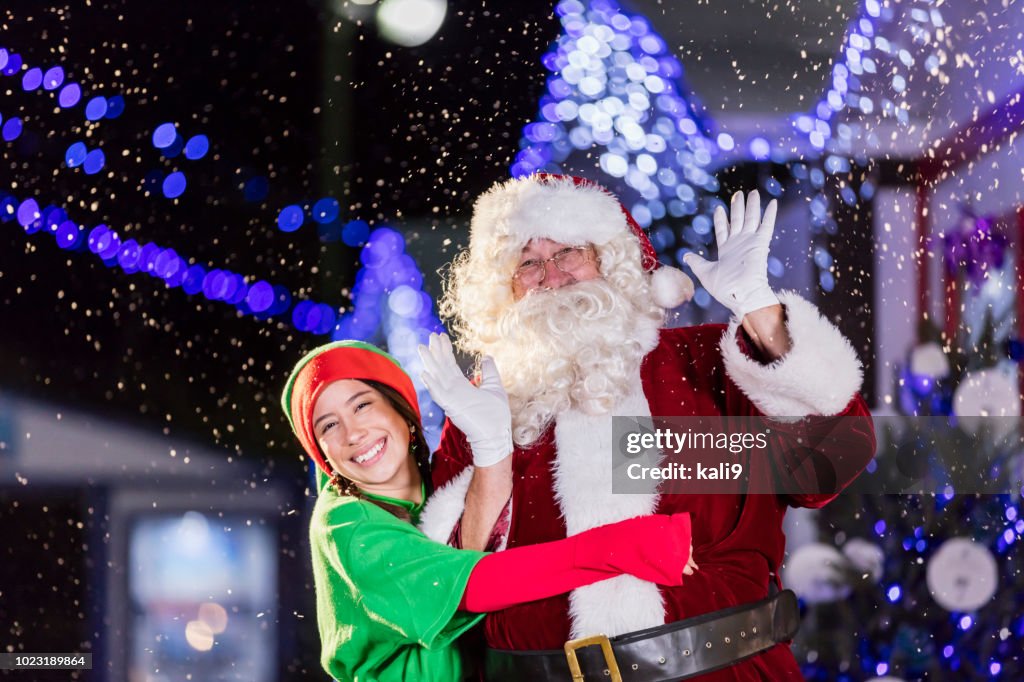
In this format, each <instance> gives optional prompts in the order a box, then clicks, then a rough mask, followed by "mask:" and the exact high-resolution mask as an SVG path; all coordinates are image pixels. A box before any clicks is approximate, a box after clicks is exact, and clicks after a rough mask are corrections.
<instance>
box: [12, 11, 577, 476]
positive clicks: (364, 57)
mask: <svg viewBox="0 0 1024 682" xmlns="http://www.w3.org/2000/svg"><path fill="white" fill-rule="evenodd" d="M462 5H464V6H466V7H467V8H471V9H465V10H462V9H460V8H459V3H451V4H450V7H449V12H448V16H447V18H446V20H445V24H444V26H443V27H442V30H441V32H440V33H439V34H438V36H437V37H435V39H434V40H433V41H431V42H430V43H428V44H427V45H425V46H423V47H421V48H414V49H409V48H401V47H396V46H393V45H390V44H388V43H385V42H383V41H382V40H381V39H379V38H378V37H377V33H376V29H375V27H374V26H373V25H372V24H364V25H363V26H362V27H359V28H356V29H348V30H346V29H345V28H344V26H342V27H339V18H338V17H337V16H336V15H333V14H331V13H330V12H329V11H328V10H326V9H325V8H324V7H322V6H321V5H319V4H314V3H309V2H305V3H302V2H296V3H276V2H274V3H271V2H252V3H245V4H242V3H210V2H194V1H187V2H175V3H149V2H126V3H115V2H100V3H97V2H90V3H86V2H70V3H65V4H62V5H59V6H48V5H45V4H43V3H36V2H15V3H13V4H6V5H5V9H4V11H3V14H0V19H2V22H3V25H2V27H0V29H2V33H0V35H2V36H3V37H2V44H3V46H5V47H7V48H9V49H11V50H14V51H16V52H19V53H20V54H21V55H22V56H23V57H24V58H25V61H26V62H27V63H29V64H31V65H39V66H42V67H44V69H45V68H46V67H48V66H51V65H54V64H60V65H62V66H63V67H64V69H65V71H66V72H67V74H68V80H78V81H79V82H81V83H82V86H83V94H84V96H83V102H85V101H87V99H88V98H89V97H90V96H91V95H92V94H94V93H95V94H103V95H107V96H111V95H114V94H122V95H124V97H125V99H126V102H127V108H126V110H125V113H124V114H123V115H122V116H121V117H120V118H118V119H116V120H109V121H101V122H100V123H99V124H98V125H96V124H87V123H86V122H85V118H84V114H83V105H82V104H80V105H78V106H77V107H75V108H73V109H70V110H56V109H55V108H54V105H53V102H54V100H53V98H52V96H51V95H50V93H44V92H42V91H37V92H33V93H26V92H24V91H23V90H22V89H21V82H20V78H21V76H20V74H19V75H18V76H17V77H4V80H3V81H0V88H2V90H0V92H2V100H0V101H2V104H0V113H2V114H3V115H4V116H5V119H6V118H10V117H11V116H12V115H19V116H21V117H22V118H23V119H24V121H25V133H24V134H23V135H22V136H21V138H19V139H18V140H17V141H15V142H14V143H3V146H0V154H2V158H0V191H10V192H13V193H14V194H15V195H16V196H18V197H19V199H21V198H25V197H26V196H29V195H31V196H35V197H36V198H37V200H38V201H39V204H40V206H41V207H45V206H46V205H47V204H55V205H60V206H62V207H63V208H65V209H66V210H67V211H68V213H69V215H70V217H71V218H72V219H74V220H76V221H78V222H80V223H84V224H85V225H86V226H87V227H92V226H93V225H96V224H98V223H101V222H103V223H106V224H108V225H110V226H111V227H112V228H115V229H117V230H118V231H119V232H120V233H121V234H122V238H124V239H126V238H129V237H131V238H135V239H137V240H138V241H139V242H140V244H141V243H143V242H144V241H154V242H157V243H159V244H160V245H161V246H163V247H173V248H175V249H176V250H177V251H178V252H179V253H180V254H182V255H184V256H185V257H193V258H195V259H196V261H197V262H199V263H200V264H203V265H208V266H210V267H223V268H229V269H231V270H233V271H235V272H238V273H241V274H247V275H250V276H253V277H254V278H256V279H268V280H270V281H273V282H275V283H280V284H284V285H286V286H288V287H289V288H291V290H292V292H293V294H299V295H302V294H304V295H307V296H310V297H312V298H315V299H317V300H321V301H326V302H331V303H334V304H336V305H344V304H346V303H347V299H346V298H345V296H344V294H343V293H342V292H343V290H344V289H345V287H347V286H349V285H351V283H352V278H353V277H354V273H355V264H356V257H357V252H356V251H355V250H353V249H349V248H347V247H344V246H343V245H341V244H340V243H338V242H334V243H321V242H320V240H319V239H318V237H317V234H316V230H315V228H314V226H312V225H309V224H307V225H305V226H303V228H301V229H300V230H299V231H297V232H295V233H292V234H285V233H283V232H280V231H279V230H277V228H276V217H277V213H278V211H279V210H280V208H282V207H283V206H284V205H286V204H290V203H303V202H307V203H311V202H313V201H315V200H316V199H317V198H319V197H321V196H327V195H330V196H334V197H336V198H338V199H339V200H340V201H341V207H342V210H341V218H342V220H351V219H356V218H358V219H363V220H367V221H370V222H371V223H374V222H379V221H382V220H387V219H391V218H395V217H403V218H406V219H423V218H425V219H428V220H431V221H433V222H435V223H437V224H438V225H441V224H442V223H443V222H444V219H445V218H451V217H453V216H459V215H460V214H464V213H465V211H466V210H467V209H468V207H469V205H470V203H471V200H472V198H473V197H474V196H476V195H477V194H478V193H480V192H481V191H482V190H483V189H485V188H486V187H487V186H489V185H490V184H491V183H492V182H493V181H494V180H496V179H499V178H501V177H504V176H505V175H506V174H507V168H508V163H509V161H510V160H511V158H512V156H513V155H514V153H515V151H516V149H517V143H518V135H519V130H520V129H521V127H522V125H523V124H524V123H526V122H528V121H529V120H531V118H532V117H533V116H534V114H535V113H536V106H537V105H536V101H537V98H538V96H539V94H540V91H541V89H542V88H543V84H544V72H543V70H542V67H541V66H540V55H541V54H542V52H543V51H544V50H545V49H546V47H547V46H548V44H549V43H550V42H551V41H552V40H553V39H554V38H555V37H556V35H557V31H558V25H557V22H556V21H555V19H554V18H553V17H552V16H551V15H550V13H549V7H550V5H549V4H547V3H540V2H532V3H501V4H500V6H499V4H498V3H468V2H467V3H462ZM499 7H500V8H499ZM335 29H338V30H335ZM346 42H347V47H346ZM348 84H351V86H352V87H351V88H349V87H346V86H347V85H348ZM165 121H175V122H177V123H178V129H179V131H180V132H181V133H182V135H184V136H185V137H186V138H187V137H188V136H190V135H193V134H196V133H204V134H206V135H207V136H209V138H210V141H211V151H210V153H209V154H208V155H207V156H206V157H205V158H203V159H201V160H198V161H189V160H186V159H184V158H183V157H181V156H179V157H177V158H175V159H165V158H163V157H162V156H161V155H160V154H159V152H158V151H157V150H156V149H154V148H153V147H152V145H151V143H150V136H151V134H152V131H153V129H154V128H155V127H156V126H157V125H158V124H159V123H162V122H165ZM78 140H82V141H85V143H86V144H87V145H88V146H89V148H90V149H91V148H93V147H95V146H97V145H99V146H101V147H102V148H103V149H104V153H105V155H106V159H107V161H106V166H105V168H104V169H103V170H102V171H101V172H100V173H99V174H97V175H92V176H89V175H85V174H84V173H83V172H82V169H81V168H74V169H71V168H68V167H67V166H65V164H64V163H63V157H64V152H65V150H66V149H67V147H68V145H70V144H71V143H72V142H75V141H78ZM172 170H181V171H184V172H185V174H186V177H187V178H188V188H187V190H186V192H185V194H184V195H183V196H182V197H181V198H179V199H177V200H170V199H166V198H165V197H163V196H162V195H161V193H160V191H159V188H158V185H154V184H153V182H152V180H149V181H147V176H153V175H156V176H158V177H159V176H162V175H163V174H165V173H167V172H170V171H172ZM255 175H263V176H265V177H267V178H268V180H269V192H268V195H267V197H266V200H265V201H263V202H256V203H254V202H249V201H246V200H245V199H244V197H243V193H242V191H241V187H242V186H243V183H244V182H245V181H246V180H248V179H249V178H251V177H253V176H255ZM0 229H2V230H3V235H4V236H3V239H2V241H0V273H2V274H0V300H2V301H3V309H4V315H3V324H2V328H3V332H2V333H0V355H2V360H0V385H2V386H3V387H4V389H5V390H8V391H10V392H13V393H15V394H19V395H25V396H31V397H37V398H41V399H44V400H48V401H52V402H56V403H60V404H67V403H70V404H72V405H75V406H77V407H80V408H83V409H85V410H88V411H91V412H95V413H100V414H105V415H110V416H114V417H123V418H127V419H129V420H137V421H138V423H139V424H140V425H143V426H145V425H149V426H150V427H151V428H165V429H167V430H169V431H170V432H172V433H174V434H175V435H176V436H187V437H194V438H198V439H200V440H204V441H208V442H210V441H212V442H215V443H218V444H219V445H221V446H222V447H224V448H225V449H228V450H238V451H240V452H241V453H242V454H243V457H255V458H261V457H262V454H263V453H265V452H268V451H269V452H271V453H273V454H275V455H277V456H287V457H288V460H287V461H290V462H297V461H298V457H297V455H296V451H297V447H296V446H293V444H292V439H291V436H290V434H289V432H288V429H287V425H286V423H285V421H284V419H283V417H281V416H279V407H278V394H279V391H280V387H281V385H282V384H283V381H284V378H285V376H286V373H287V371H288V369H290V367H291V364H292V363H293V362H294V361H295V360H296V359H297V358H298V357H299V356H300V354H301V353H302V352H303V351H304V350H306V349H308V348H311V347H313V346H314V345H316V344H317V343H321V342H323V341H325V340H326V337H314V336H312V335H308V334H300V333H296V332H294V330H291V329H290V326H285V325H282V324H278V323H275V322H261V321H257V320H255V319H253V318H252V317H248V316H242V315H240V314H237V313H236V312H235V311H234V309H233V308H232V307H231V306H228V305H227V304H224V303H209V302H205V300H204V299H202V298H201V297H188V296H186V295H185V294H184V292H182V291H181V290H180V289H175V290H170V291H168V290H167V289H166V287H165V285H164V284H163V283H162V282H161V281H159V280H155V279H153V278H151V277H148V276H146V275H140V274H136V275H130V276H129V275H126V274H125V273H123V272H121V271H120V270H118V269H107V268H106V267H105V266H104V265H103V264H102V263H101V262H100V261H99V259H98V258H97V257H96V256H94V255H93V254H91V253H89V252H88V251H85V252H79V253H66V252H62V251H61V250H60V249H58V248H57V246H56V245H55V243H54V241H53V239H52V238H50V237H49V236H46V235H43V234H35V235H32V236H26V235H25V234H24V232H23V231H22V229H21V227H20V226H19V225H18V224H17V222H15V221H11V222H7V223H0ZM438 229H443V230H450V229H452V228H450V227H443V226H442V227H438Z"/></svg>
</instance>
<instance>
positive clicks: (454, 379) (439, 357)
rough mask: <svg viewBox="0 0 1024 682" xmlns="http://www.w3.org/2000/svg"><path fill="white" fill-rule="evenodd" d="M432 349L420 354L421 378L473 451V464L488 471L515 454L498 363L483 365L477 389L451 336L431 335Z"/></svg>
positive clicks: (419, 348) (491, 361)
mask: <svg viewBox="0 0 1024 682" xmlns="http://www.w3.org/2000/svg"><path fill="white" fill-rule="evenodd" d="M428 343H429V345H427V346H424V345H423V344H420V345H419V346H417V348H416V350H417V351H418V352H419V354H420V360H422V361H423V372H422V374H420V378H421V379H423V384H424V385H425V386H426V387H427V390H428V391H430V397H431V398H433V399H434V402H435V403H437V404H438V405H440V406H441V409H442V410H444V412H445V414H446V415H447V417H448V419H450V420H451V422H452V423H453V424H455V426H457V427H458V428H459V430H460V431H462V433H463V434H465V436H466V440H467V441H468V442H469V447H470V449H471V450H472V451H473V464H474V465H476V466H478V467H488V466H491V465H494V464H497V463H498V462H500V461H502V460H503V459H505V458H506V457H508V456H509V455H511V454H512V412H511V410H510V408H509V404H508V394H507V393H505V388H504V387H503V386H502V385H501V376H500V375H499V374H498V368H497V367H495V365H494V359H493V358H491V357H484V359H483V361H482V362H481V363H480V382H479V384H477V385H474V384H473V383H471V382H470V381H469V379H467V378H466V376H465V375H464V374H463V373H462V370H461V369H460V368H459V365H458V363H457V362H456V361H455V351H454V350H453V349H452V342H451V340H450V339H449V338H448V335H447V334H431V335H430V339H429V341H428Z"/></svg>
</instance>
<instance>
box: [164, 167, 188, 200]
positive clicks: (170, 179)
mask: <svg viewBox="0 0 1024 682" xmlns="http://www.w3.org/2000/svg"><path fill="white" fill-rule="evenodd" d="M187 184H188V183H187V182H186V180H185V174H184V173H182V172H181V171H174V172H173V173H171V174H169V175H168V176H167V177H166V178H164V182H163V185H162V187H161V191H162V192H163V194H164V196H165V197H167V198H168V199H176V198H178V197H180V196H181V195H182V194H184V193H185V186H186V185H187Z"/></svg>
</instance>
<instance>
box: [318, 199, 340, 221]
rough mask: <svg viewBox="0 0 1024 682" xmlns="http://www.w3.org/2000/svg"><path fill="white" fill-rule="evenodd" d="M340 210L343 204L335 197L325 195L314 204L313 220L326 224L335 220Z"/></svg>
mask: <svg viewBox="0 0 1024 682" xmlns="http://www.w3.org/2000/svg"><path fill="white" fill-rule="evenodd" d="M340 212H341V206H340V204H339V203H338V200H337V199H335V198H333V197H324V198H323V199H321V200H320V201H318V202H316V203H315V204H313V220H315V221H316V222H318V223H320V224H321V225H326V224H327V223H329V222H331V221H332V220H335V219H336V218H337V217H338V214H339V213H340Z"/></svg>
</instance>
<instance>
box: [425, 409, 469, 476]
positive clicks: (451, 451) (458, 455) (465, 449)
mask: <svg viewBox="0 0 1024 682" xmlns="http://www.w3.org/2000/svg"><path fill="white" fill-rule="evenodd" d="M472 464H473V453H472V451H471V450H470V449H469V443H467V442H466V436H465V435H463V433H462V432H461V431H459V430H458V429H457V428H456V427H455V425H453V424H452V423H451V421H450V420H448V419H445V420H444V427H443V428H442V429H441V442H440V444H439V445H438V447H437V451H436V452H434V456H433V458H432V459H431V462H430V478H431V480H432V481H433V483H434V490H437V489H438V488H440V487H441V486H443V485H445V484H447V483H448V482H449V481H451V480H452V479H453V478H455V477H456V476H458V475H459V474H461V473H462V471H463V470H464V469H465V468H466V467H468V466H470V465H472Z"/></svg>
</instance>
